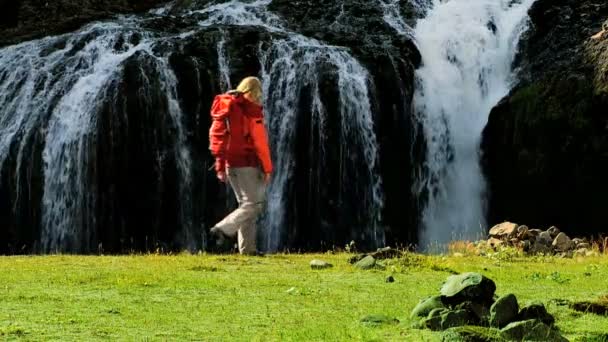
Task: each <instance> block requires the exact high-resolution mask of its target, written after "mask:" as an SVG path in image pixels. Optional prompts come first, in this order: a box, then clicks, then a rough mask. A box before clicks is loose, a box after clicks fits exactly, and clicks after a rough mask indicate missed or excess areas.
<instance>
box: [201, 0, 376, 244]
mask: <svg viewBox="0 0 608 342" xmlns="http://www.w3.org/2000/svg"><path fill="white" fill-rule="evenodd" d="M270 3H271V1H270V0H258V1H254V2H252V3H243V2H240V1H230V2H227V3H223V4H218V5H214V6H210V7H208V8H205V9H203V10H200V11H193V12H191V14H202V15H205V16H206V18H204V19H203V20H201V21H200V23H199V24H200V25H201V26H211V25H218V24H221V25H247V26H252V25H253V26H260V27H263V28H264V29H266V30H267V31H268V32H272V33H282V34H286V35H287V38H282V39H275V40H273V41H272V42H271V45H270V48H268V49H262V50H261V51H260V58H261V60H262V68H263V70H262V78H263V80H264V82H263V83H264V85H265V94H267V97H266V101H265V102H266V104H265V108H266V112H267V115H268V118H269V130H270V131H269V133H270V137H271V145H272V148H273V152H274V153H273V156H274V158H273V159H274V161H275V167H276V172H275V177H274V178H273V181H272V183H271V185H270V188H269V192H268V196H269V200H268V207H267V212H266V215H265V217H266V219H265V222H264V225H263V226H264V235H265V238H266V241H265V248H266V249H267V250H271V251H272V250H276V249H277V248H279V247H280V246H281V243H282V240H283V239H284V237H283V235H284V233H285V230H286V224H287V223H286V222H285V218H286V214H287V213H286V210H287V203H286V202H287V197H288V195H289V194H288V193H289V192H290V187H289V185H288V184H289V182H290V179H291V177H293V174H294V169H293V168H294V165H295V163H296V162H295V160H296V156H295V151H294V144H295V140H296V129H297V127H296V120H297V116H298V115H310V116H311V118H312V119H311V120H312V121H313V123H312V125H313V126H315V127H317V130H318V132H317V133H316V134H317V135H318V140H319V141H318V146H319V150H318V151H311V153H314V154H316V160H317V161H318V164H317V165H315V166H314V167H313V168H312V169H313V170H315V172H317V173H319V172H322V170H323V169H324V165H323V163H324V162H325V161H326V160H327V158H329V157H328V156H327V155H325V154H324V152H325V150H324V146H325V144H326V140H325V139H326V136H325V134H326V120H327V117H326V116H327V111H326V109H325V108H324V105H323V101H322V100H321V98H320V96H321V95H320V93H319V87H320V79H319V78H320V75H321V71H320V69H319V68H320V67H321V66H326V67H327V66H331V67H332V68H333V69H334V70H335V73H336V74H337V86H338V90H339V111H340V122H341V126H340V132H341V135H340V140H341V143H340V160H341V165H342V167H341V169H340V170H339V174H340V182H341V184H342V185H341V189H340V190H339V194H338V195H341V194H343V193H344V194H345V193H346V192H347V191H348V192H350V193H356V194H358V199H357V200H358V201H359V203H360V205H359V208H358V209H359V211H360V212H359V213H356V214H354V215H355V216H356V217H357V219H358V220H357V222H358V223H359V224H360V225H361V226H362V227H361V229H360V230H362V231H364V233H363V234H364V235H363V236H358V237H357V238H361V239H362V240H367V241H371V242H372V243H373V244H375V245H382V244H383V242H384V233H383V231H381V229H380V228H379V227H378V222H379V220H380V212H381V209H382V205H383V198H382V189H381V185H382V181H381V179H380V176H379V175H378V173H377V170H376V168H377V158H378V156H377V155H378V153H377V152H378V151H377V142H376V135H375V132H374V129H373V126H374V125H373V121H372V116H371V103H370V98H369V93H370V90H369V88H368V85H369V82H370V80H369V76H368V73H367V71H366V70H365V68H363V66H361V64H360V63H359V62H358V61H357V60H356V59H354V58H353V57H352V56H350V55H349V54H348V53H347V52H346V51H345V50H344V49H342V48H338V47H335V46H329V45H326V44H323V43H321V42H319V41H317V40H315V39H311V38H308V37H305V36H302V35H299V34H296V33H293V32H290V31H288V30H287V29H285V28H284V26H283V24H282V21H281V20H280V18H279V17H278V16H276V15H274V14H272V13H271V12H269V11H268V10H267V8H266V7H267V6H268V5H269V4H270ZM304 88H308V89H310V94H311V95H310V96H311V98H312V99H311V102H310V108H311V109H310V112H309V113H298V105H299V102H300V100H301V97H302V96H303V91H304ZM355 156H362V158H361V159H362V160H363V163H362V164H364V165H366V167H365V169H364V170H363V171H361V170H357V168H354V167H353V158H356V157H355ZM310 177H313V176H312V175H311V176H310ZM316 177H317V178H316V179H309V184H310V185H311V186H316V187H317V188H318V189H315V190H313V191H312V192H313V193H317V194H319V193H320V189H319V187H322V186H323V185H322V182H323V179H322V178H320V177H321V175H320V174H317V175H316ZM315 180H316V181H315ZM347 184H348V187H349V188H348V189H347ZM351 215H353V214H352V213H351Z"/></svg>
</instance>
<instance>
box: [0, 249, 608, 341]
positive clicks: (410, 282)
mask: <svg viewBox="0 0 608 342" xmlns="http://www.w3.org/2000/svg"><path fill="white" fill-rule="evenodd" d="M349 257H350V255H349V254H322V255H319V254H315V255H272V256H267V257H263V258H260V257H241V256H232V255H230V256H226V255H219V256H218V255H214V256H211V255H186V254H184V255H169V256H167V255H143V256H116V257H114V256H44V257H3V258H0V270H2V272H0V340H26V341H29V340H31V341H41V340H43V341H46V340H57V341H59V340H61V341H66V340H74V341H75V340H78V341H94V340H128V341H132V340H137V341H141V340H150V341H157V340H161V341H163V340H171V341H174V340H188V341H190V340H197V341H201V340H202V341H241V340H242V341H352V340H365V341H374V340H375V341H440V340H441V338H442V335H441V333H434V332H431V331H428V330H417V329H414V328H412V321H411V320H410V312H411V310H412V309H413V308H414V306H415V305H416V304H417V303H418V301H419V300H420V299H421V298H423V297H425V296H429V295H434V294H436V293H437V292H438V290H439V288H440V286H441V284H442V282H443V281H444V280H445V279H446V278H447V276H449V275H450V274H451V273H453V272H469V271H471V272H480V273H482V274H484V275H485V276H487V277H489V278H491V279H493V280H494V281H495V282H496V284H497V294H498V295H503V294H506V293H514V294H516V295H517V298H518V299H519V300H520V304H521V305H523V304H526V303H527V302H532V301H541V302H543V303H544V304H545V305H546V306H547V309H548V310H549V312H550V313H552V314H554V315H555V318H556V320H557V325H558V327H559V328H560V329H561V331H562V333H563V334H564V336H566V337H567V338H569V339H571V340H573V341H577V340H580V341H587V340H588V341H592V340H593V341H596V340H597V341H599V340H602V338H603V337H605V336H607V335H608V317H607V316H600V315H595V314H590V313H581V312H577V311H574V310H572V309H570V308H569V307H568V305H567V303H568V302H569V301H579V300H591V299H593V298H599V297H601V296H602V295H606V294H608V277H606V275H607V274H608V258H607V257H606V256H597V257H585V258H574V259H561V258H556V257H521V256H518V255H516V254H513V253H506V252H505V253H502V254H501V253H496V254H492V255H487V256H484V257H482V256H466V255H463V256H452V257H440V256H434V257H426V256H420V255H415V254H406V256H405V257H404V258H401V259H394V260H386V261H383V263H384V266H385V269H381V268H375V269H372V270H367V271H363V270H358V269H356V268H354V267H353V266H351V265H350V264H349V263H348V259H349ZM312 259H321V260H325V261H327V262H330V263H332V264H333V265H334V267H333V268H329V269H324V270H312V269H311V268H310V266H309V262H310V260H312ZM388 275H392V276H394V278H395V282H394V283H387V282H386V281H385V279H386V277H387V276H388ZM392 318H396V319H398V320H399V321H400V322H395V321H394V320H392ZM594 338H595V339H594Z"/></svg>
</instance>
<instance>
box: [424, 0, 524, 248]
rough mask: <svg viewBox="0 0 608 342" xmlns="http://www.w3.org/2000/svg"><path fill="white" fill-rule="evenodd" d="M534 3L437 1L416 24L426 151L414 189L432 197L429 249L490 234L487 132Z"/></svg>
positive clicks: (507, 84)
mask: <svg viewBox="0 0 608 342" xmlns="http://www.w3.org/2000/svg"><path fill="white" fill-rule="evenodd" d="M533 2H534V0H522V1H512V0H475V1H471V0H450V1H442V0H433V1H432V7H431V9H429V10H428V13H427V16H426V17H425V18H424V19H421V20H419V21H418V22H417V24H416V27H415V38H416V43H417V45H418V48H419V49H420V52H421V55H422V67H421V68H420V69H419V70H418V71H417V73H416V79H417V89H416V93H415V96H414V102H415V110H416V114H417V116H418V119H419V120H420V121H421V122H422V125H423V127H424V134H425V137H426V144H427V156H426V162H425V164H424V165H423V166H422V169H421V172H420V177H419V179H418V182H417V184H416V185H415V188H414V189H413V190H414V192H415V193H416V194H422V193H426V195H427V196H428V198H427V202H426V207H425V208H424V210H423V212H422V223H423V227H422V230H421V245H422V247H423V248H428V247H429V246H430V245H433V244H440V245H441V244H443V243H446V242H449V241H451V240H454V239H475V238H477V237H478V235H481V234H482V233H483V232H485V229H486V221H485V192H486V184H485V180H484V177H483V175H482V172H481V168H480V164H479V157H480V151H479V144H480V138H481V133H482V130H483V128H484V127H485V125H486V123H487V119H488V114H489V112H490V110H491V109H492V107H493V106H495V105H496V103H497V102H498V101H499V100H500V99H501V98H502V97H504V96H505V95H506V94H507V93H508V91H509V89H510V87H511V86H512V84H513V70H512V62H513V59H514V57H515V54H516V52H517V45H518V42H519V39H520V36H521V34H522V33H523V32H524V30H525V29H526V28H527V12H528V9H529V8H530V6H531V5H532V3H533Z"/></svg>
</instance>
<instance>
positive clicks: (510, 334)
mask: <svg viewBox="0 0 608 342" xmlns="http://www.w3.org/2000/svg"><path fill="white" fill-rule="evenodd" d="M501 337H502V338H504V339H506V340H508V341H552V342H564V341H565V342H567V341H568V340H567V339H566V338H564V337H563V336H562V335H561V334H560V333H559V332H558V331H557V330H556V329H554V328H552V327H550V326H548V325H546V324H545V323H543V322H541V321H540V320H537V319H530V320H527V321H518V322H513V323H511V324H509V325H507V326H506V327H504V328H503V329H502V330H501Z"/></svg>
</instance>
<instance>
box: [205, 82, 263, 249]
mask: <svg viewBox="0 0 608 342" xmlns="http://www.w3.org/2000/svg"><path fill="white" fill-rule="evenodd" d="M211 117H212V123H211V129H210V130H209V143H210V145H209V149H210V150H211V154H212V155H213V156H214V157H215V171H216V173H217V178H218V179H219V180H220V181H221V182H226V180H227V181H228V182H229V183H230V186H231V187H232V190H233V191H234V194H235V195H236V199H237V201H238V204H239V207H238V208H237V209H236V210H235V211H233V212H232V213H230V214H229V215H228V216H226V218H224V219H223V220H222V221H220V222H219V223H217V224H216V225H215V227H213V228H211V230H210V233H211V235H213V236H214V237H215V238H216V239H217V240H218V243H221V242H222V241H223V240H224V239H231V238H234V237H238V246H239V252H240V253H241V254H248V255H255V254H258V253H257V250H256V219H257V217H258V215H259V214H260V212H261V211H262V209H263V206H264V202H265V198H266V195H265V193H266V187H267V185H268V183H269V182H270V176H271V174H272V171H273V168H272V160H271V158H270V148H269V146H268V134H267V132H266V127H265V126H264V113H263V108H262V83H261V82H260V80H259V79H258V78H256V77H247V78H245V79H243V80H242V81H241V83H240V84H239V86H238V87H237V88H236V90H233V91H229V92H228V93H226V94H222V95H218V96H216V97H215V100H214V101H213V105H212V107H211Z"/></svg>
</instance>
